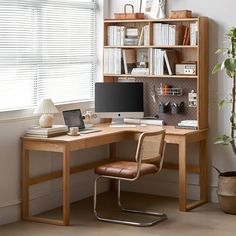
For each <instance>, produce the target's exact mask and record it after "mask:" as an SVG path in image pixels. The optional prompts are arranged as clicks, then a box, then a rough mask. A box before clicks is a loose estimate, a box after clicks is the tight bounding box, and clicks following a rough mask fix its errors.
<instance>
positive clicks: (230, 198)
mask: <svg viewBox="0 0 236 236" xmlns="http://www.w3.org/2000/svg"><path fill="white" fill-rule="evenodd" d="M227 37H228V40H229V43H230V44H229V46H228V47H225V48H222V49H218V50H217V53H222V54H223V55H224V56H225V57H226V58H224V60H223V61H222V62H220V63H217V64H216V65H215V67H214V69H213V71H212V73H216V72H217V71H219V70H225V72H226V73H225V74H227V75H228V77H229V78H230V79H232V86H231V90H230V94H229V95H228V96H227V97H226V98H225V99H223V100H221V101H220V102H219V107H220V108H221V109H222V108H223V107H224V105H225V104H227V107H228V104H231V111H230V113H229V114H228V115H229V116H228V120H224V123H225V124H227V121H228V123H229V126H230V134H229V135H228V134H223V135H222V136H221V137H219V138H218V139H217V141H216V142H215V143H216V144H223V145H231V148H232V151H233V154H234V156H235V157H236V143H235V134H236V130H235V126H236V121H235V112H236V111H235V106H236V27H232V28H231V29H230V30H229V31H228V33H227ZM223 78H225V76H224V77H223ZM229 78H226V79H227V81H228V80H229ZM227 110H228V109H227ZM224 158H225V157H224ZM215 169H216V170H217V171H218V173H219V182H218V191H217V193H218V199H219V203H220V206H221V209H222V210H223V211H224V212H226V213H229V214H236V171H226V172H221V171H220V170H218V169H217V168H215Z"/></svg>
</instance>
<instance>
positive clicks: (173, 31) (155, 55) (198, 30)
mask: <svg viewBox="0 0 236 236" xmlns="http://www.w3.org/2000/svg"><path fill="white" fill-rule="evenodd" d="M130 29H131V30H130ZM132 29H133V30H132ZM128 31H130V32H131V34H130V32H129V34H128ZM134 38H135V40H134V41H132V39H134ZM127 39H128V40H127ZM129 44H130V45H129ZM160 58H161V59H160ZM191 63H192V64H195V65H196V70H195V71H194V72H193V74H192V75H191V74H185V75H175V69H176V64H188V65H189V64H191ZM140 65H141V66H140ZM180 67H181V66H178V68H180ZM140 68H144V69H143V70H142V69H141V70H140ZM185 68H187V66H186V67H185ZM186 71H187V69H186ZM186 71H185V72H186ZM135 72H137V73H138V72H140V74H135ZM142 72H143V74H141V73H142ZM196 72H197V74H194V73H196ZM132 73H133V74H132ZM181 73H182V72H181ZM187 73H189V71H187ZM103 78H104V82H119V78H121V79H132V80H133V79H135V80H137V81H142V82H144V83H149V85H148V86H147V87H148V88H149V89H153V87H156V88H158V87H160V86H161V85H164V84H169V85H170V86H171V85H172V86H174V87H176V86H177V87H180V88H183V91H184V94H183V96H181V99H185V100H184V101H185V104H186V113H185V114H184V115H185V116H186V117H185V118H186V119H196V120H197V123H198V128H199V129H203V128H207V126H208V104H207V101H208V18H207V17H193V18H184V19H143V20H117V19H105V20H104V71H103ZM192 90H194V92H195V93H196V97H197V98H196V99H197V105H196V106H195V108H192V107H187V104H188V93H190V92H191V91H192ZM150 93H151V91H150ZM145 94H146V95H145V96H150V94H149V93H145ZM145 99H146V100H150V98H145ZM163 99H164V100H159V101H161V102H164V103H165V102H167V101H168V100H167V99H166V98H163ZM165 99H166V100H165ZM174 99H175V100H174V101H172V102H176V103H180V102H181V101H182V100H181V101H180V100H177V98H174ZM148 110H149V112H150V111H153V112H156V107H155V108H152V107H149V108H148ZM147 115H150V114H147ZM164 119H165V118H164ZM166 119H167V120H168V119H170V120H168V121H170V122H169V123H172V124H173V123H174V119H176V118H175V117H174V116H172V118H170V115H166ZM171 119H172V120H171ZM179 119H183V114H182V117H181V118H180V117H179ZM176 122H177V120H176Z"/></svg>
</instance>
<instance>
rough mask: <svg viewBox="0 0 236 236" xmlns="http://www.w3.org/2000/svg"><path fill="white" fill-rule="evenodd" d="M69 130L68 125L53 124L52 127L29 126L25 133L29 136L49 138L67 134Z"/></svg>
mask: <svg viewBox="0 0 236 236" xmlns="http://www.w3.org/2000/svg"><path fill="white" fill-rule="evenodd" d="M67 132H68V127H67V126H66V125H53V126H52V127H51V128H41V127H39V126H35V127H31V128H29V129H28V130H27V131H26V133H25V135H26V136H27V137H42V138H49V137H53V136H58V135H62V134H66V133H67Z"/></svg>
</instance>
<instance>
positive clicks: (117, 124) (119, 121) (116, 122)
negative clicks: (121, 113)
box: [110, 118, 137, 128]
mask: <svg viewBox="0 0 236 236" xmlns="http://www.w3.org/2000/svg"><path fill="white" fill-rule="evenodd" d="M136 126H137V125H134V124H127V123H125V122H124V118H113V119H112V121H111V125H110V127H113V128H132V127H136Z"/></svg>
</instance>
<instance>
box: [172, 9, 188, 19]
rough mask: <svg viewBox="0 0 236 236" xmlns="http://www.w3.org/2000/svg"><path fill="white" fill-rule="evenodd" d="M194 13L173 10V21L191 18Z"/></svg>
mask: <svg viewBox="0 0 236 236" xmlns="http://www.w3.org/2000/svg"><path fill="white" fill-rule="evenodd" d="M191 17H192V11H190V10H173V11H171V12H170V18H171V19H181V18H191Z"/></svg>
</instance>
